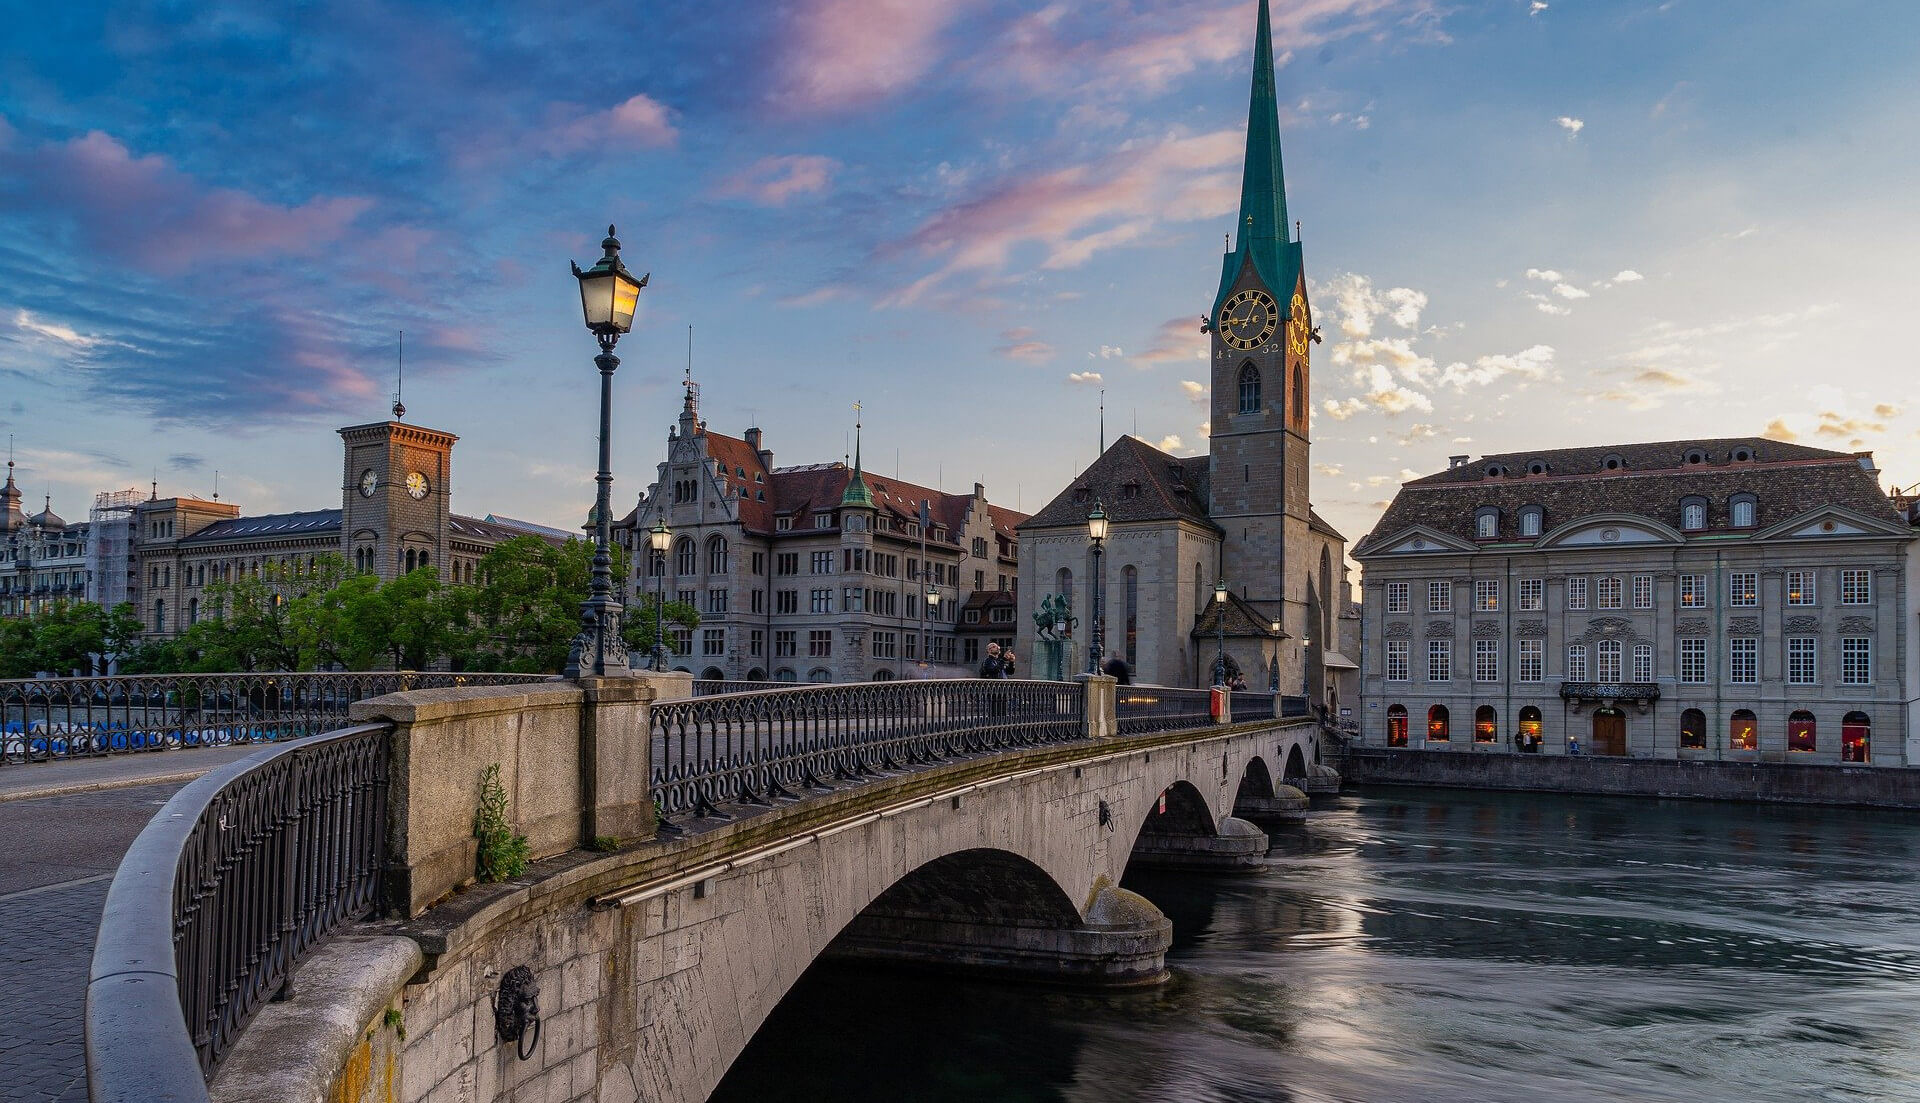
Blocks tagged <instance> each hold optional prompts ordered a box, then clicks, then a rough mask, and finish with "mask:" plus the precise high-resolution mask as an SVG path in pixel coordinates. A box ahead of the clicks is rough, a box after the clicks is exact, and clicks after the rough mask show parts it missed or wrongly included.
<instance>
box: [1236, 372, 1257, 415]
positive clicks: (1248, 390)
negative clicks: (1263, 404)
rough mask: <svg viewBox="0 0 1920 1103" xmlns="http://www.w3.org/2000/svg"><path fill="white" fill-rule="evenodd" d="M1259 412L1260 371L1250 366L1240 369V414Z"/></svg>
mask: <svg viewBox="0 0 1920 1103" xmlns="http://www.w3.org/2000/svg"><path fill="white" fill-rule="evenodd" d="M1259 410H1260V370H1259V369H1258V368H1255V367H1254V366H1253V365H1252V364H1246V365H1244V366H1242V367H1241V369H1240V412H1241V413H1243V414H1252V413H1258V412H1259Z"/></svg>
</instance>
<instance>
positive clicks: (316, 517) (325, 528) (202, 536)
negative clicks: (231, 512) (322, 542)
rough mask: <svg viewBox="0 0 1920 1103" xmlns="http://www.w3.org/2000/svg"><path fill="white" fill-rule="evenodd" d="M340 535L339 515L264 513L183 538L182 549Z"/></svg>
mask: <svg viewBox="0 0 1920 1103" xmlns="http://www.w3.org/2000/svg"><path fill="white" fill-rule="evenodd" d="M329 531H331V532H336V533H337V532H339V531H340V511H339V510H337V509H310V510H306V511H304V512H301V513H263V514H261V515H259V516H257V517H233V518H229V519H227V520H224V521H215V522H214V523H213V524H211V525H208V526H207V527H205V528H203V529H201V530H200V531H198V532H196V533H194V534H193V535H192V536H187V537H183V538H182V539H181V540H180V544H181V545H183V546H184V545H189V544H214V543H219V542H220V541H223V540H242V539H246V540H257V539H260V538H261V537H280V536H310V535H315V534H319V533H325V532H329Z"/></svg>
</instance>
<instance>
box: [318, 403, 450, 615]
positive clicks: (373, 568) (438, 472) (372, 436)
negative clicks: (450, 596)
mask: <svg viewBox="0 0 1920 1103" xmlns="http://www.w3.org/2000/svg"><path fill="white" fill-rule="evenodd" d="M459 439H460V438H459V437H456V436H454V435H453V434H452V433H443V432H441V431H440V430H438V429H428V428H425V427H423V426H419V425H409V424H407V423H405V422H400V421H376V422H374V423H372V424H370V425H350V426H348V427H347V428H345V429H342V430H340V440H341V443H342V444H343V445H344V446H345V457H346V458H345V465H344V471H343V476H342V480H341V488H340V505H341V508H340V541H341V549H340V553H341V555H342V556H344V557H345V558H346V561H347V563H348V565H349V566H351V567H352V568H353V569H354V570H356V571H359V572H362V573H367V574H374V575H378V576H379V578H380V580H381V581H382V582H391V581H393V580H394V579H396V578H398V577H400V576H401V575H403V574H407V573H408V572H410V571H413V570H416V569H418V568H420V567H431V568H433V569H434V570H435V571H436V572H437V574H438V575H439V577H440V578H441V579H442V580H443V581H444V580H445V579H446V578H448V577H449V576H448V574H447V567H448V558H447V553H448V550H449V549H448V547H447V531H448V525H449V519H450V516H451V512H452V499H451V496H450V493H449V492H450V489H451V488H450V487H449V486H448V485H447V484H448V482H449V480H450V478H451V476H452V474H453V444H454V442H455V441H457V440H459Z"/></svg>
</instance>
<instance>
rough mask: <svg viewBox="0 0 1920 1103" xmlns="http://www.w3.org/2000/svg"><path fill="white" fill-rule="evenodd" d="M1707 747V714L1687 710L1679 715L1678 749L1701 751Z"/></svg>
mask: <svg viewBox="0 0 1920 1103" xmlns="http://www.w3.org/2000/svg"><path fill="white" fill-rule="evenodd" d="M1706 747H1707V714H1706V713H1704V712H1701V711H1700V710H1699V709H1688V710H1686V711H1685V712H1683V713H1681V714H1680V749H1681V750H1688V751H1701V750H1705V749H1706Z"/></svg>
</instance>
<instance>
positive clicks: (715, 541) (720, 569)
mask: <svg viewBox="0 0 1920 1103" xmlns="http://www.w3.org/2000/svg"><path fill="white" fill-rule="evenodd" d="M707 573H708V574H726V573H727V538H726V537H724V536H719V535H715V536H714V537H713V538H711V539H709V540H708V541H707Z"/></svg>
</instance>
